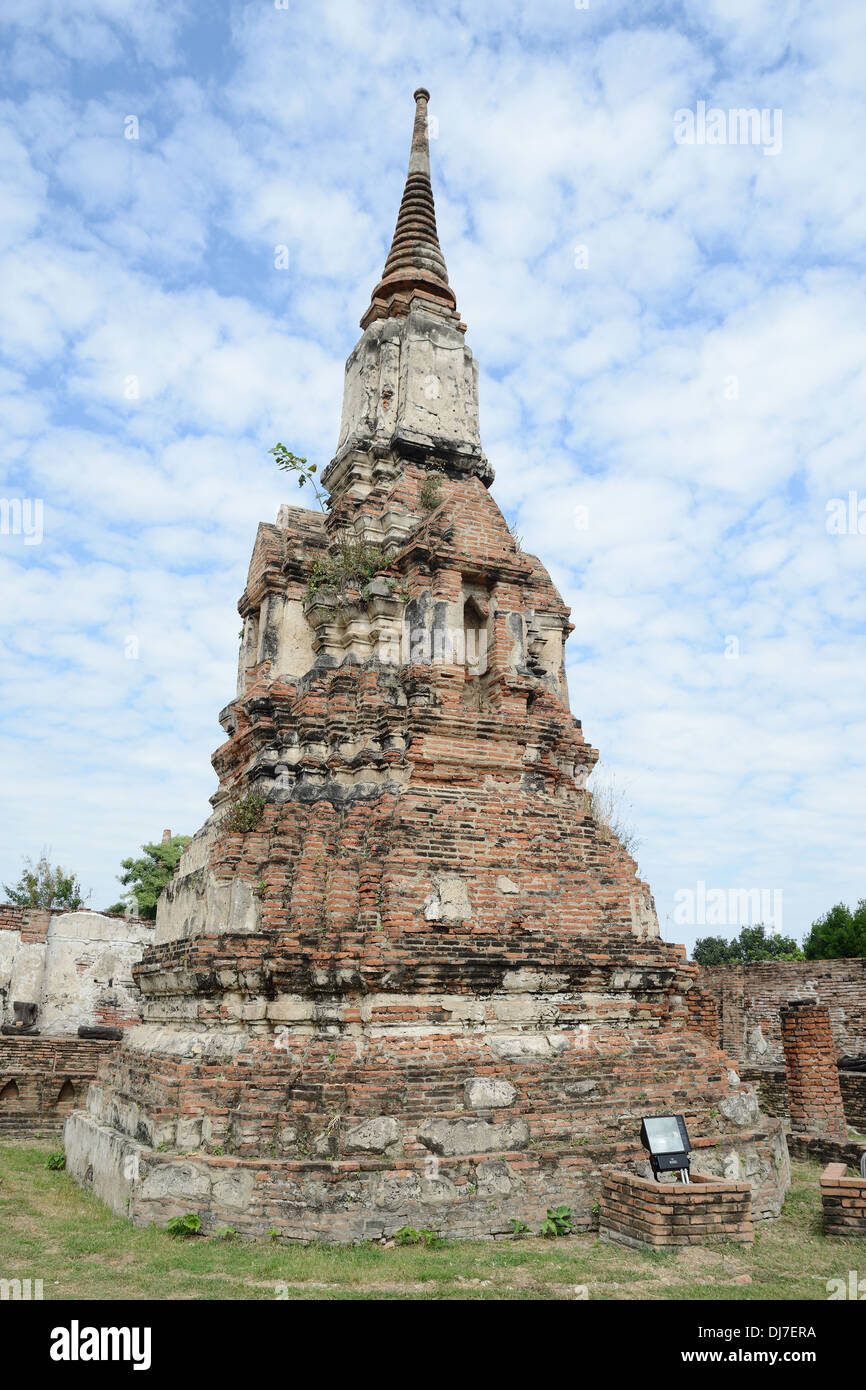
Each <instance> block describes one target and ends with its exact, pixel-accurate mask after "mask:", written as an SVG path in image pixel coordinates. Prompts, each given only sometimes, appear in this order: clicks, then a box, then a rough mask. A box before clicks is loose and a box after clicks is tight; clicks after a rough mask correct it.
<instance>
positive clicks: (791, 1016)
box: [780, 1000, 848, 1140]
mask: <svg viewBox="0 0 866 1390" xmlns="http://www.w3.org/2000/svg"><path fill="white" fill-rule="evenodd" d="M780 1019H781V1025H782V1046H783V1047H784V1049H785V1070H786V1071H787V1073H788V1104H789V1110H790V1115H791V1129H792V1131H793V1132H794V1133H802V1134H815V1135H818V1136H820V1137H825V1138H828V1139H840V1140H844V1139H846V1138H847V1137H848V1129H847V1126H846V1124H845V1110H844V1108H843V1105H842V1092H841V1091H840V1089H839V1070H838V1068H837V1066H836V1052H835V1048H834V1044H833V1034H832V1031H831V1029H830V1015H829V1013H828V1011H827V1010H826V1009H825V1008H824V1007H823V1005H820V1004H813V1003H810V1002H807V1001H803V1000H794V1001H793V1002H792V1003H790V1004H786V1005H784V1007H783V1008H782V1010H781V1012H780Z"/></svg>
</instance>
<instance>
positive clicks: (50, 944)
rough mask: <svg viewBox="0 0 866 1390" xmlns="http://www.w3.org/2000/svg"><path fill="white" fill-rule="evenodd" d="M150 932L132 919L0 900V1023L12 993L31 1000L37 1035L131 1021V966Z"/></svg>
mask: <svg viewBox="0 0 866 1390" xmlns="http://www.w3.org/2000/svg"><path fill="white" fill-rule="evenodd" d="M153 933H154V928H153V923H152V922H145V921H143V920H141V919H139V918H124V917H105V916H103V915H102V914H101V913H98V912H62V913H50V912H43V911H41V910H38V909H35V908H21V907H13V906H10V905H8V904H4V905H2V906H0V1024H12V1023H14V1022H15V1015H14V1010H13V1004H14V1003H15V1001H16V1000H17V1001H20V1002H22V1003H31V1004H36V1005H37V1007H38V1013H37V1017H36V1027H37V1029H38V1031H39V1033H40V1035H41V1036H43V1037H60V1036H64V1035H69V1034H76V1033H77V1032H78V1029H79V1027H81V1026H82V1025H83V1026H87V1027H93V1026H105V1027H115V1028H123V1027H128V1026H129V1025H130V1024H132V1023H137V1022H138V1021H139V1005H138V1000H139V994H138V988H137V986H136V985H135V983H134V981H133V978H132V967H133V966H134V965H135V964H136V962H137V961H139V960H140V959H141V957H142V954H143V952H144V948H145V946H146V945H147V944H148V943H149V942H150V941H151V940H152V939H153Z"/></svg>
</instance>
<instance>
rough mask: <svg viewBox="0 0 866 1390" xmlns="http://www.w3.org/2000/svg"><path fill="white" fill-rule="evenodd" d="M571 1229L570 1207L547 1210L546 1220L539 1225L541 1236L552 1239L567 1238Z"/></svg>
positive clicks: (549, 1208)
mask: <svg viewBox="0 0 866 1390" xmlns="http://www.w3.org/2000/svg"><path fill="white" fill-rule="evenodd" d="M573 1229H574V1227H573V1223H572V1220H571V1207H548V1208H547V1218H546V1220H544V1221H542V1223H541V1235H543V1236H546V1237H547V1238H548V1239H553V1238H554V1237H555V1236H567V1235H568V1234H569V1232H570V1231H572V1230H573Z"/></svg>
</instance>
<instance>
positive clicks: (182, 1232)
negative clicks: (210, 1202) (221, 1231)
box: [165, 1211, 201, 1240]
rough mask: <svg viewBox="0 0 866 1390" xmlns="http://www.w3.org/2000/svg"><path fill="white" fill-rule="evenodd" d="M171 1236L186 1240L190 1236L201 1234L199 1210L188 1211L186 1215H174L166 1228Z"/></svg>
mask: <svg viewBox="0 0 866 1390" xmlns="http://www.w3.org/2000/svg"><path fill="white" fill-rule="evenodd" d="M165 1229H166V1230H167V1231H168V1233H169V1235H170V1236H179V1237H180V1238H181V1239H182V1240H186V1239H187V1238H188V1237H189V1236H197V1235H200V1234H201V1217H200V1216H199V1215H198V1213H197V1212H194V1211H188V1212H187V1214H186V1216H173V1217H172V1218H171V1220H170V1221H169V1222H168V1223H167V1225H166V1228H165Z"/></svg>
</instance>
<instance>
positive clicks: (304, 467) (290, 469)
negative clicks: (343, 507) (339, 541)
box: [268, 444, 330, 511]
mask: <svg viewBox="0 0 866 1390" xmlns="http://www.w3.org/2000/svg"><path fill="white" fill-rule="evenodd" d="M268 453H269V454H273V456H274V458H275V459H276V461H277V467H278V468H282V470H283V472H284V473H294V474H295V476H296V477H297V479H298V487H306V485H307V483H310V485H311V486H312V489H313V492H314V493H315V494H316V501H317V502H318V504H319V506H320V507H321V509H322V511H325V510H326V509H327V507H328V505H329V502H330V499H329V497H328V495H327V493H326V492H323V491H322V489H321V488H320V487H319V485H318V483H317V482H316V471H317V470H316V464H314V463H307V460H306V459H305V458H300V457H299V455H298V454H293V453H292V451H291V449H287V448H286V446H285V444H275V445H274V447H273V449H269V450H268Z"/></svg>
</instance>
